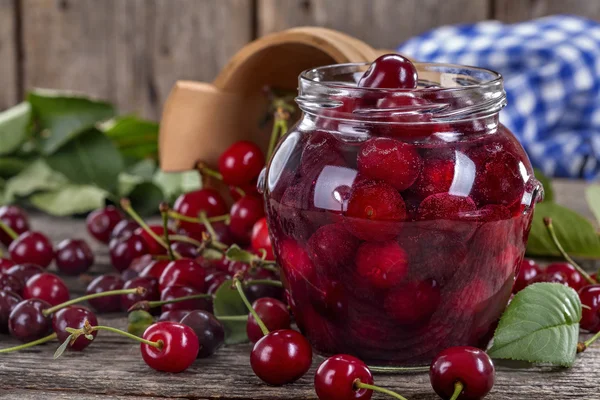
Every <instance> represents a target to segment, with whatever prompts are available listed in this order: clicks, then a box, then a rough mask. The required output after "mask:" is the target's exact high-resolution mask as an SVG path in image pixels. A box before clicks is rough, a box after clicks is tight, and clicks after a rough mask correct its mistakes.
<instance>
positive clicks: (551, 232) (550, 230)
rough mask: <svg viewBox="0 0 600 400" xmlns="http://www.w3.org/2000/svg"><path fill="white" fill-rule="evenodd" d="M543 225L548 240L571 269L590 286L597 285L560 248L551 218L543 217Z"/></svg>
mask: <svg viewBox="0 0 600 400" xmlns="http://www.w3.org/2000/svg"><path fill="white" fill-rule="evenodd" d="M544 225H546V229H547V230H548V234H549V235H550V238H551V239H552V241H553V242H554V246H556V248H557V250H558V251H559V253H560V254H561V255H562V256H563V257H564V258H565V260H567V261H568V262H569V263H571V265H573V267H574V268H575V269H576V270H577V272H579V273H580V274H581V275H582V276H583V277H584V278H585V280H586V281H588V282H589V283H591V284H592V285H593V284H596V283H598V282H596V280H595V279H594V278H592V277H591V276H590V275H589V274H588V273H587V272H585V270H584V269H583V268H581V266H580V265H579V264H577V263H576V262H575V260H573V259H572V258H571V257H570V256H569V255H568V254H567V252H566V251H565V249H564V248H563V247H562V245H561V244H560V242H559V240H558V237H557V236H556V231H555V230H554V225H553V224H552V218H550V217H544Z"/></svg>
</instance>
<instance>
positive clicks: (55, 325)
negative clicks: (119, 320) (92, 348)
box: [52, 306, 98, 351]
mask: <svg viewBox="0 0 600 400" xmlns="http://www.w3.org/2000/svg"><path fill="white" fill-rule="evenodd" d="M85 321H89V323H90V324H92V325H94V326H95V325H98V319H97V318H96V315H94V313H93V312H91V311H90V310H88V309H87V308H85V307H81V306H68V307H65V308H62V309H60V310H58V311H57V312H55V313H54V314H53V315H52V329H53V330H54V332H55V333H56V335H57V337H58V341H59V342H60V343H63V342H64V341H65V340H67V339H68V338H69V336H70V335H71V334H70V333H69V332H67V331H66V328H72V329H81V328H83V325H84V322H85ZM97 334H98V332H97V331H93V332H92V333H91V335H92V336H93V337H96V335H97ZM91 343H92V341H91V340H88V339H87V338H86V337H85V336H83V335H81V336H79V337H78V338H77V339H76V340H75V342H73V344H69V348H70V349H71V350H75V351H82V350H83V349H85V348H86V347H88V346H89V345H90V344H91Z"/></svg>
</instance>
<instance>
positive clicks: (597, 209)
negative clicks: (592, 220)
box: [585, 185, 600, 224]
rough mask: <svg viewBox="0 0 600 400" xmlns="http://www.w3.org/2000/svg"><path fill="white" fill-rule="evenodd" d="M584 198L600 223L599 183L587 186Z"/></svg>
mask: <svg viewBox="0 0 600 400" xmlns="http://www.w3.org/2000/svg"><path fill="white" fill-rule="evenodd" d="M585 198H586V200H587V203H588V205H589V206H590V210H592V212H593V213H594V216H595V217H596V220H597V221H598V224H600V185H591V186H588V187H587V189H586V190H585Z"/></svg>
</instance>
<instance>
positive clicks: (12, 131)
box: [0, 102, 31, 155]
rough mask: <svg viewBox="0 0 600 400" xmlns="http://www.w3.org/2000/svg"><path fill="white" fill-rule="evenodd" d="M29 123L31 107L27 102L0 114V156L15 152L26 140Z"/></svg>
mask: <svg viewBox="0 0 600 400" xmlns="http://www.w3.org/2000/svg"><path fill="white" fill-rule="evenodd" d="M30 122H31V106H30V105H29V103H27V102H23V103H19V104H17V105H16V106H14V107H11V108H9V109H8V110H6V111H3V112H0V155H3V154H10V153H12V152H14V151H16V150H17V149H18V148H19V147H20V146H21V145H22V144H23V143H24V142H25V140H27V134H28V132H29V123H30Z"/></svg>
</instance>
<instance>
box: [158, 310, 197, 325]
mask: <svg viewBox="0 0 600 400" xmlns="http://www.w3.org/2000/svg"><path fill="white" fill-rule="evenodd" d="M190 312H191V311H190V310H170V311H165V312H163V313H161V314H160V316H159V317H158V319H157V320H156V322H162V321H171V322H179V321H181V320H182V319H183V317H185V316H186V315H188V314H189V313H190Z"/></svg>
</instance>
